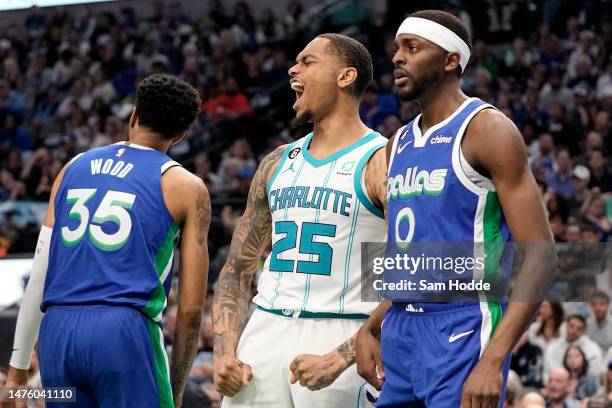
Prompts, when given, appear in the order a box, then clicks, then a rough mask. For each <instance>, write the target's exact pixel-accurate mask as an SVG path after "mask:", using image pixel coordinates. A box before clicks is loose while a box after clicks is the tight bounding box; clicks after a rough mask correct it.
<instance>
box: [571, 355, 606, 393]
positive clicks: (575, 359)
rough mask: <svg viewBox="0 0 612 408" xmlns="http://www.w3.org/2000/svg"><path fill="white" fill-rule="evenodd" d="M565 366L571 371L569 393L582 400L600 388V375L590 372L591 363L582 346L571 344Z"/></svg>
mask: <svg viewBox="0 0 612 408" xmlns="http://www.w3.org/2000/svg"><path fill="white" fill-rule="evenodd" d="M563 367H565V369H566V370H567V371H568V372H569V373H570V383H569V394H570V395H571V396H572V397H574V398H576V399H578V400H581V399H583V398H586V397H590V396H592V395H595V393H596V392H597V391H598V390H599V387H600V385H601V384H600V381H599V377H597V376H594V375H591V374H588V370H589V363H588V361H587V360H586V357H585V355H584V353H583V351H582V350H581V349H580V347H576V346H570V347H569V348H568V349H567V351H566V352H565V357H564V358H563Z"/></svg>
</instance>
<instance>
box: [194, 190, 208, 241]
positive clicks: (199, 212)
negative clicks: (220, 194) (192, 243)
mask: <svg viewBox="0 0 612 408" xmlns="http://www.w3.org/2000/svg"><path fill="white" fill-rule="evenodd" d="M210 212H211V210H210V196H209V194H208V191H207V190H204V193H203V194H201V195H200V196H199V197H198V199H197V201H196V219H197V221H196V226H197V234H198V242H199V243H200V245H201V246H203V247H204V246H208V229H209V227H210Z"/></svg>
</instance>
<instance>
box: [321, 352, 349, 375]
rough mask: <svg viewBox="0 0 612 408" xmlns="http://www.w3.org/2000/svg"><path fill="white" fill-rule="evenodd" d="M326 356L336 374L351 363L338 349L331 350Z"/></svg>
mask: <svg viewBox="0 0 612 408" xmlns="http://www.w3.org/2000/svg"><path fill="white" fill-rule="evenodd" d="M327 356H328V359H329V361H330V363H329V364H330V367H331V369H332V371H333V373H334V374H336V375H340V374H341V373H342V372H344V370H346V369H347V368H348V367H349V366H350V365H351V364H352V362H349V361H347V360H346V359H345V358H344V357H343V356H342V355H341V354H340V352H339V351H338V350H334V351H332V352H331V353H329V354H328V355H327Z"/></svg>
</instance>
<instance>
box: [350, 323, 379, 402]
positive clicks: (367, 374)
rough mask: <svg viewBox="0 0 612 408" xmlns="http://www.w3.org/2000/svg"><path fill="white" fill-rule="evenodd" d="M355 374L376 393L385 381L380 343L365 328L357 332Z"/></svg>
mask: <svg viewBox="0 0 612 408" xmlns="http://www.w3.org/2000/svg"><path fill="white" fill-rule="evenodd" d="M356 348H357V373H358V374H359V375H360V376H362V377H363V378H364V379H365V380H366V381H367V382H369V383H370V384H372V385H373V386H374V388H376V389H377V390H378V391H380V389H381V388H382V384H383V381H384V380H385V372H384V369H383V364H382V358H381V355H380V341H378V339H377V338H376V337H374V335H373V334H372V332H371V331H370V330H368V329H367V328H366V327H365V326H364V327H362V328H361V329H359V332H357V341H356Z"/></svg>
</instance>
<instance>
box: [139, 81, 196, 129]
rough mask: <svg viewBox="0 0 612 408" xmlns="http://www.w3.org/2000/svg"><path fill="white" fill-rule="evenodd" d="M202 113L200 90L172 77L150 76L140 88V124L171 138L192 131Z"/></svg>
mask: <svg viewBox="0 0 612 408" xmlns="http://www.w3.org/2000/svg"><path fill="white" fill-rule="evenodd" d="M200 110H201V101H200V95H199V94H198V91H196V90H195V89H194V88H193V87H192V86H191V85H189V84H188V83H187V82H185V81H183V80H181V79H179V78H177V77H175V76H173V75H168V74H154V75H149V76H148V77H146V78H145V79H143V80H142V82H141V83H140V84H139V85H138V91H137V94H136V116H137V117H138V123H139V124H140V125H141V126H143V127H146V128H148V129H149V130H151V131H152V132H155V133H158V134H160V135H162V136H163V137H165V138H168V139H171V138H173V137H176V136H177V135H179V134H181V133H183V132H185V131H186V130H187V129H189V126H191V124H192V123H193V121H194V120H195V119H196V118H197V116H198V114H199V113H200Z"/></svg>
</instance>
